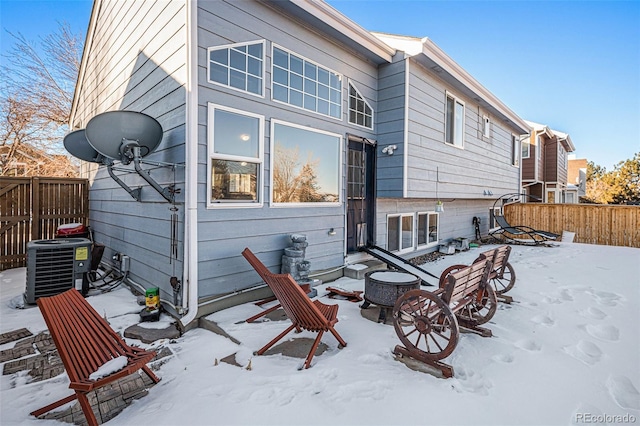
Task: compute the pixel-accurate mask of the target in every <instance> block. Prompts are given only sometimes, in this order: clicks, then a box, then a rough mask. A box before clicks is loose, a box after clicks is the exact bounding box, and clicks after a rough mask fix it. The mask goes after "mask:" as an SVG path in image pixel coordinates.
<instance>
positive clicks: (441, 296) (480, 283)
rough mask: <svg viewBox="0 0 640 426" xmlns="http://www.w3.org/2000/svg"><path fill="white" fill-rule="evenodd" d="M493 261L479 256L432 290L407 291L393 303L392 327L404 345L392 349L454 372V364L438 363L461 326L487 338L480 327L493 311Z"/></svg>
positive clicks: (455, 341) (452, 345)
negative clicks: (491, 281) (490, 279)
mask: <svg viewBox="0 0 640 426" xmlns="http://www.w3.org/2000/svg"><path fill="white" fill-rule="evenodd" d="M492 267H493V266H492V263H491V261H490V260H488V259H482V260H479V261H477V262H475V263H473V264H472V265H470V266H466V267H464V268H461V269H460V270H457V271H454V272H451V273H450V274H448V276H447V278H446V283H445V285H444V287H442V288H439V289H437V290H435V291H433V292H429V291H425V290H419V289H418V290H411V291H408V292H406V293H404V294H403V295H402V296H400V297H399V298H398V300H397V302H396V304H395V306H394V308H393V326H394V328H395V330H396V333H397V334H398V337H399V338H400V341H401V342H402V344H403V345H404V346H401V345H398V346H396V347H395V349H394V353H395V354H396V355H399V356H408V357H411V358H413V359H416V360H418V361H421V362H424V363H425V364H428V365H430V366H432V367H435V368H436V369H438V370H440V371H441V372H442V374H443V376H444V377H452V376H453V367H452V366H450V365H448V364H445V363H443V362H441V360H442V359H444V358H446V357H447V356H449V355H451V353H452V352H453V350H454V349H455V347H456V346H457V344H458V340H459V337H460V326H462V327H464V328H466V329H469V330H471V331H473V332H476V333H478V334H480V335H482V336H483V337H490V336H491V335H492V333H491V330H489V329H486V328H483V327H480V325H481V324H484V323H486V322H488V321H489V320H490V319H491V318H492V317H493V316H494V314H495V313H496V309H497V299H496V293H495V291H494V289H493V287H492V286H491V285H489V284H488V280H489V274H490V273H491V271H492Z"/></svg>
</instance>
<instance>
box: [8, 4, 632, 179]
mask: <svg viewBox="0 0 640 426" xmlns="http://www.w3.org/2000/svg"><path fill="white" fill-rule="evenodd" d="M328 3H329V4H330V5H332V6H333V7H335V8H336V9H338V10H339V11H340V12H342V13H343V14H344V15H346V16H347V17H349V18H350V19H351V20H353V21H354V22H356V23H357V24H359V25H360V26H362V27H363V28H365V29H367V30H369V31H378V32H386V33H392V34H402V35H409V36H416V37H429V38H430V39H431V40H432V41H433V42H434V43H435V44H437V45H438V46H439V47H440V48H442V49H443V50H444V51H445V52H446V53H447V54H448V55H449V56H450V57H451V58H452V59H453V60H454V61H456V62H457V63H458V64H460V65H461V66H462V67H463V68H464V69H466V70H467V71H468V72H469V73H470V74H471V75H472V76H473V77H474V78H475V79H476V80H477V81H479V82H480V83H481V84H482V85H483V86H485V87H486V88H487V89H489V90H490V91H491V92H492V93H493V94H495V95H496V96H498V98H500V99H501V100H502V101H503V102H504V103H505V104H506V105H507V106H508V107H509V108H510V109H511V110H513V111H514V112H515V113H516V114H518V115H519V116H520V117H521V118H523V119H525V120H529V121H533V122H537V123H541V124H546V125H548V126H549V127H551V128H552V129H555V130H559V131H561V132H564V133H568V134H569V135H570V136H571V139H572V141H573V143H574V145H575V147H576V151H575V153H574V154H575V155H576V157H577V158H586V159H587V160H589V161H593V162H594V163H596V164H598V165H600V166H603V167H606V169H607V170H613V167H614V165H615V164H617V163H618V162H620V161H624V160H627V159H630V158H632V157H633V155H634V154H635V153H636V152H640V2H638V1H516V0H512V1H471V0H468V1H457V0H451V1H426V0H413V1H410V0H393V1H391V0H377V1H376V0H373V1H371V0H330V1H328ZM91 4H92V2H91V1H89V0H67V1H54V0H50V1H42V0H37V1H36V0H0V26H1V28H2V32H1V34H0V38H1V43H0V44H1V47H2V53H3V54H4V53H5V52H6V51H7V49H8V47H9V46H10V44H11V37H10V36H8V34H7V31H9V32H12V33H16V32H21V33H22V34H23V35H24V36H25V37H26V38H27V39H28V40H33V41H37V40H38V39H39V37H43V36H45V35H47V34H50V33H51V32H53V31H55V29H56V28H57V25H58V24H57V22H63V21H64V22H68V23H69V24H70V25H71V27H72V30H73V31H74V32H76V33H78V34H81V35H82V36H83V37H84V36H85V34H86V31H87V27H88V21H89V16H90V13H91ZM2 60H3V61H4V58H3V59H2Z"/></svg>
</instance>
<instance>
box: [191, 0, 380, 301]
mask: <svg viewBox="0 0 640 426" xmlns="http://www.w3.org/2000/svg"><path fill="white" fill-rule="evenodd" d="M198 27H199V28H198V67H199V71H198V84H199V89H198V90H199V111H198V117H199V119H198V123H199V131H198V134H199V136H198V144H199V149H198V151H199V162H198V200H199V201H198V218H199V223H198V229H199V243H198V244H199V245H198V253H199V259H198V260H199V272H198V274H199V284H200V285H199V294H200V297H211V296H216V295H219V294H224V293H228V292H232V291H237V290H241V289H244V288H248V287H251V286H253V285H255V284H256V283H258V282H260V279H259V277H258V276H257V275H256V274H255V272H254V271H253V270H252V269H251V267H250V265H249V264H248V263H247V262H246V261H245V260H244V258H242V256H241V255H240V253H241V252H242V250H243V249H244V248H245V247H250V248H251V250H252V251H254V252H255V253H256V254H258V256H259V257H260V258H261V260H262V261H263V262H264V263H265V265H266V266H267V267H269V268H270V269H271V270H272V271H279V269H280V263H281V256H282V250H283V249H284V248H285V247H287V246H288V245H290V240H289V238H288V237H289V235H290V234H293V233H299V234H305V235H306V236H307V242H308V243H309V247H308V248H307V251H306V259H307V260H309V261H310V262H311V268H312V270H321V269H328V268H334V267H337V266H341V265H342V264H343V263H344V255H345V234H346V230H345V204H344V200H345V198H346V197H345V194H346V193H345V186H346V185H345V176H346V146H347V143H346V140H345V135H346V133H352V134H356V135H360V136H363V137H367V138H370V139H375V133H374V132H373V131H371V130H367V129H363V128H362V127H359V126H355V125H350V124H349V123H348V81H351V82H352V83H353V84H355V85H356V87H357V88H358V90H359V91H360V93H361V94H362V95H363V96H364V97H365V98H366V100H367V102H369V104H370V105H371V107H372V108H373V109H374V111H375V114H374V120H377V118H378V111H377V107H378V103H377V94H378V93H377V92H378V87H377V67H376V65H375V64H373V63H370V62H368V61H366V60H365V59H362V56H361V55H358V54H357V53H356V52H353V51H350V50H348V49H346V48H344V47H343V46H342V45H340V44H338V43H336V42H335V41H333V40H331V39H330V38H328V37H325V36H323V35H321V34H320V33H319V32H317V31H314V30H313V29H311V28H309V25H306V26H305V25H304V24H303V23H301V22H298V21H297V19H296V18H294V17H292V16H288V15H286V14H285V13H284V12H283V11H281V10H276V9H272V8H271V7H269V6H266V5H264V4H262V3H259V2H231V1H229V2H225V1H220V2H202V3H199V8H198ZM258 40H266V49H265V63H266V67H265V71H266V74H265V76H264V78H265V82H266V83H267V84H266V87H265V96H264V98H262V97H258V96H254V95H251V94H246V93H243V92H240V91H237V90H233V89H229V88H226V87H223V86H220V85H216V84H212V83H209V82H208V81H207V48H209V47H215V46H219V45H225V44H232V43H239V42H247V41H258ZM274 44H276V45H277V46H279V47H281V48H284V49H286V50H289V51H291V52H292V53H294V54H296V55H298V56H303V57H305V58H307V59H309V60H311V61H313V62H315V63H318V64H320V65H321V66H323V67H326V68H329V69H331V70H333V71H335V72H337V73H339V74H341V75H342V119H341V120H336V119H333V118H330V117H325V116H322V115H320V114H316V113H314V112H310V111H307V110H304V109H300V108H296V107H294V106H289V105H286V104H282V103H277V102H274V101H272V100H271V90H270V87H271V85H270V82H271V69H270V68H271V52H272V46H273V45H274ZM208 103H213V104H215V105H219V106H229V107H233V108H235V109H239V110H242V111H246V112H248V113H253V114H259V115H262V116H264V118H265V124H264V126H265V128H264V129H263V130H264V135H265V139H264V152H265V155H264V162H263V167H264V169H265V173H264V182H263V187H264V192H263V194H264V195H263V196H264V200H263V201H264V203H263V206H262V207H260V208H217V207H216V208H207V205H206V194H207V185H208V181H207V177H208V173H209V171H208V170H207V110H208ZM272 119H277V120H281V121H285V122H288V123H292V124H297V125H302V126H308V127H310V128H312V129H317V130H322V131H328V132H332V133H336V134H339V135H341V136H342V138H343V140H342V148H343V150H342V164H341V169H342V184H341V191H342V200H343V203H342V204H341V205H339V206H329V207H325V206H323V207H320V206H319V207H313V206H309V207H281V206H278V207H274V206H272V205H271V199H270V187H269V180H270V175H271V170H269V161H270V155H271V153H270V152H269V149H270V140H269V137H270V132H271V122H272ZM376 124H377V126H378V128H379V127H380V126H383V125H384V124H380V123H378V122H376ZM331 228H333V229H334V230H335V231H336V235H328V231H329V229H331Z"/></svg>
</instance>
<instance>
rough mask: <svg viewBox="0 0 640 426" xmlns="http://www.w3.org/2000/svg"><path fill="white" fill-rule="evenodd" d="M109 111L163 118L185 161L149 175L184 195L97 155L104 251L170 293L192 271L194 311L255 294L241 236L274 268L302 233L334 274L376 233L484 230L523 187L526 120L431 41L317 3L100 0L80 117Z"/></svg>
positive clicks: (94, 221) (318, 266) (426, 239)
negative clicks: (134, 191)
mask: <svg viewBox="0 0 640 426" xmlns="http://www.w3.org/2000/svg"><path fill="white" fill-rule="evenodd" d="M111 110H133V111H139V112H144V113H145V114H148V115H150V116H152V117H154V118H156V119H157V120H158V121H159V122H160V124H161V125H162V127H163V129H164V137H163V141H162V143H161V145H160V146H159V149H158V150H157V151H156V152H154V153H153V154H151V155H150V156H149V157H147V158H145V159H148V160H150V161H156V162H158V164H162V163H173V164H177V165H178V166H177V167H157V168H155V169H154V172H153V173H154V175H153V176H154V178H155V179H156V181H158V182H160V183H161V184H162V185H169V184H175V186H176V187H177V188H180V189H181V192H180V194H178V196H177V198H176V201H177V202H176V204H175V205H174V206H172V205H169V204H168V203H167V202H165V201H164V200H163V199H162V197H160V196H159V195H158V194H157V193H155V192H153V191H151V190H148V188H147V187H144V188H143V190H142V202H136V201H134V200H133V199H132V198H131V197H130V196H129V194H127V192H125V191H123V189H122V188H121V187H120V186H119V185H117V184H116V183H115V182H114V181H113V180H112V179H111V178H110V177H109V175H108V173H107V171H106V170H105V167H103V166H100V167H98V165H97V164H88V163H85V164H84V165H83V172H84V174H85V175H86V176H88V177H90V179H91V192H90V221H91V226H92V228H93V230H94V235H95V238H96V240H98V241H99V242H101V243H103V244H105V245H106V247H107V252H106V253H107V256H109V255H112V254H114V253H123V254H125V255H128V256H129V257H130V259H131V262H130V273H129V277H130V279H131V281H132V282H134V283H138V284H140V285H141V286H143V287H150V286H157V287H160V289H161V295H162V299H163V300H164V301H171V300H172V295H173V290H174V289H172V287H171V285H170V284H169V283H170V277H172V276H175V277H177V278H178V279H179V280H181V281H182V290H181V291H179V292H178V293H179V294H180V295H181V296H182V300H179V299H178V300H177V301H176V304H177V305H179V306H176V311H177V313H178V314H183V315H184V316H183V317H182V318H181V323H182V325H183V326H186V325H188V324H191V323H193V320H194V319H196V318H197V317H199V316H201V315H204V314H207V313H209V312H212V311H215V310H216V309H221V308H222V307H226V306H229V304H233V303H237V302H234V300H238V298H239V297H240V296H241V295H244V294H247V293H251V294H254V295H255V293H256V292H255V291H254V290H255V289H256V288H260V287H259V286H260V280H259V278H258V276H257V275H256V274H255V273H254V271H253V270H252V269H251V268H250V266H249V265H248V263H247V262H246V261H245V260H244V259H243V258H242V256H241V255H240V253H241V251H242V250H243V248H244V247H250V248H251V249H252V250H253V251H254V252H255V253H257V254H258V256H259V257H260V258H261V260H263V261H264V262H265V264H266V265H267V266H268V267H269V268H270V269H271V270H274V271H277V270H279V268H280V263H281V256H282V252H283V249H284V248H285V247H287V246H288V245H289V244H290V241H289V235H290V234H293V233H297V234H304V235H306V236H307V242H308V243H309V247H308V248H307V251H306V259H307V260H309V261H310V262H311V268H312V270H313V271H315V272H313V273H315V274H323V273H325V274H327V273H334V276H335V274H336V273H337V274H340V273H341V268H343V267H344V266H345V264H347V263H350V262H355V261H357V260H358V259H361V258H362V253H361V252H359V250H358V249H359V247H361V246H362V245H365V244H377V245H379V246H382V247H383V248H387V249H389V250H391V251H395V252H399V253H401V254H403V255H405V256H414V255H417V254H419V253H425V252H428V251H432V250H435V249H437V247H438V244H439V243H440V242H441V241H444V240H449V239H451V238H455V237H469V238H473V236H474V225H473V223H472V219H473V217H479V218H480V219H481V224H482V230H483V233H486V231H487V229H488V217H489V209H490V208H491V206H492V205H493V202H494V200H495V199H496V198H497V197H499V196H500V195H501V194H504V193H510V192H518V191H519V185H520V168H519V162H520V158H519V157H520V144H519V136H518V135H521V134H523V133H528V132H529V131H530V128H529V126H528V125H527V124H526V123H525V122H524V121H523V120H522V119H521V118H519V117H518V116H517V115H516V114H514V113H513V112H512V111H511V110H509V108H507V107H506V106H505V105H504V104H503V103H502V102H501V101H500V100H499V99H497V98H496V97H495V96H494V95H492V94H491V93H490V92H489V91H487V90H486V89H485V88H484V87H483V86H482V85H480V83H478V82H477V81H476V80H475V79H474V78H473V77H472V76H470V75H469V74H468V73H467V72H466V71H465V70H463V69H462V68H461V67H460V66H459V65H457V64H456V63H455V62H454V61H453V60H452V59H451V58H449V57H448V56H447V55H446V54H445V53H444V52H443V51H442V50H440V49H439V48H438V47H437V46H436V45H435V44H434V43H433V42H431V41H430V40H428V39H417V38H408V37H398V36H391V35H385V34H372V33H369V32H367V31H366V30H364V29H362V28H361V27H359V26H358V25H357V24H355V23H354V22H352V21H351V20H349V19H348V18H346V17H345V16H344V15H342V14H340V13H339V12H337V11H336V10H335V9H333V8H332V7H331V6H329V5H327V4H326V3H324V2H320V1H311V0H308V1H242V2H236V1H215V2H214V1H206V2H197V1H194V0H187V1H185V2H177V1H136V2H124V1H117V0H114V1H109V0H96V1H95V3H94V7H93V11H92V16H91V21H90V27H89V31H88V36H87V41H86V44H85V51H84V54H83V60H82V66H81V71H80V76H79V80H78V85H77V87H76V93H75V97H74V103H73V110H72V118H71V124H72V128H73V129H74V130H75V129H81V128H84V127H85V126H86V125H87V122H88V121H89V120H90V119H91V118H92V117H94V116H95V115H97V114H100V113H102V112H106V111H111ZM120 178H121V179H123V180H124V181H125V182H127V184H128V185H129V186H131V187H135V186H137V185H140V184H141V183H142V182H141V180H140V178H139V177H137V176H135V175H127V174H126V173H121V174H120ZM438 200H441V201H443V203H444V212H439V211H436V201H438ZM175 214H177V226H178V228H177V229H176V228H174V224H175V223H176V222H175V220H174V219H175V218H176V216H175ZM174 283H175V280H174Z"/></svg>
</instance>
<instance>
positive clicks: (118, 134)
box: [86, 111, 162, 164]
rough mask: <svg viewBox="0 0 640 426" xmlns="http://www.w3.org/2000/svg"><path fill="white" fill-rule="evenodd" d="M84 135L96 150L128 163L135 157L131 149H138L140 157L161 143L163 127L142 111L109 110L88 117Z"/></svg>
mask: <svg viewBox="0 0 640 426" xmlns="http://www.w3.org/2000/svg"><path fill="white" fill-rule="evenodd" d="M86 138H87V140H88V141H89V144H90V145H91V146H92V147H93V148H95V150H96V151H98V153H100V154H102V155H104V156H105V157H108V158H112V159H114V160H120V161H122V162H123V163H125V164H128V163H129V162H130V161H131V160H132V159H133V157H134V154H133V153H132V150H133V148H138V147H139V148H140V150H139V156H140V158H142V157H145V156H147V155H149V154H150V153H152V152H153V151H154V150H155V149H156V148H157V147H158V145H160V142H161V141H162V126H161V125H160V123H158V121H156V119H155V118H153V117H151V116H149V115H146V114H143V113H141V112H135V111H110V112H105V113H102V114H98V115H96V116H95V117H93V118H92V119H91V120H89V122H88V123H87V128H86Z"/></svg>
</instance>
